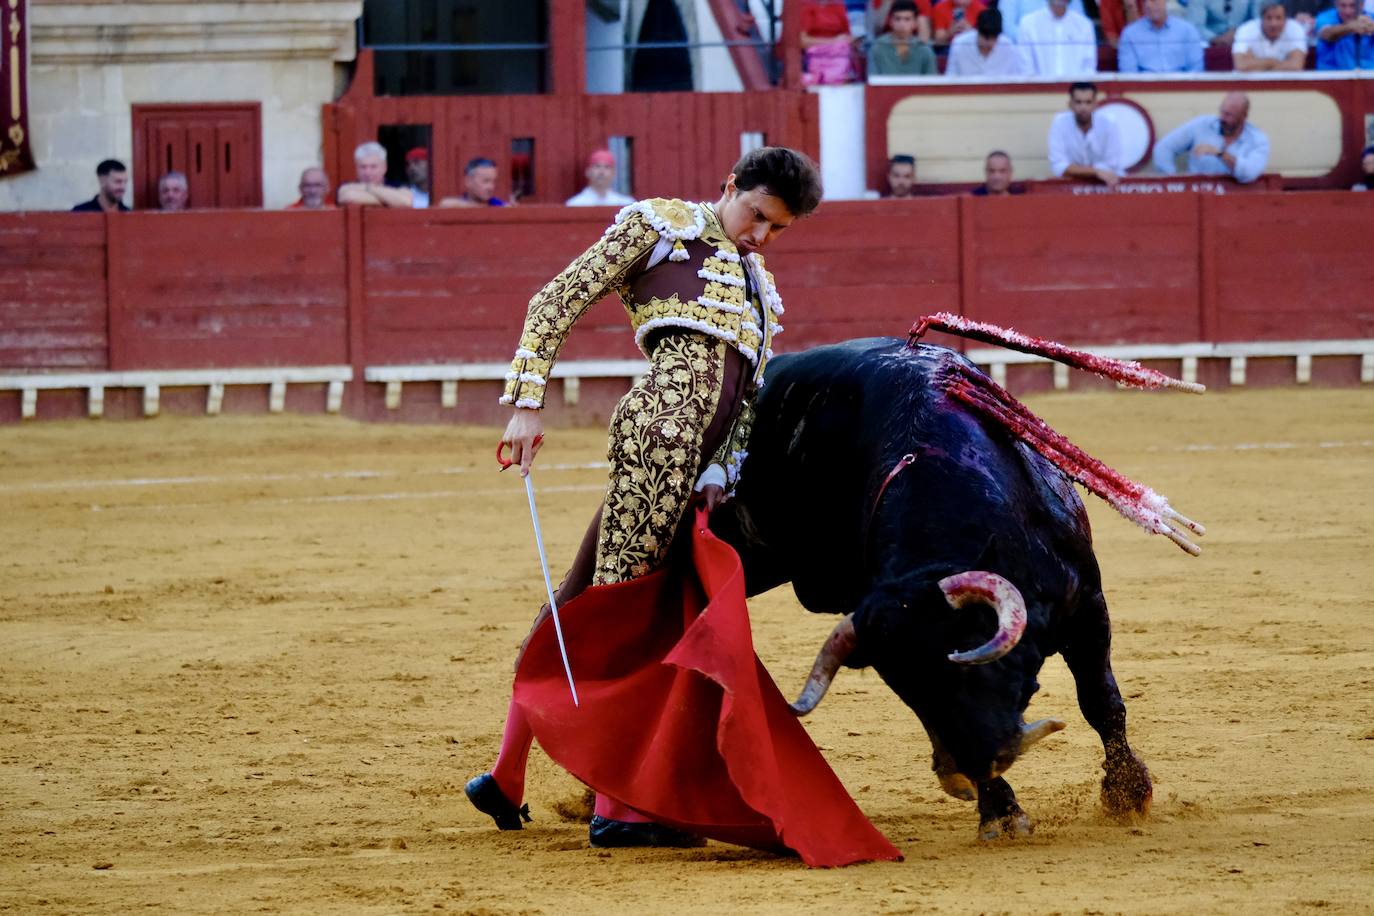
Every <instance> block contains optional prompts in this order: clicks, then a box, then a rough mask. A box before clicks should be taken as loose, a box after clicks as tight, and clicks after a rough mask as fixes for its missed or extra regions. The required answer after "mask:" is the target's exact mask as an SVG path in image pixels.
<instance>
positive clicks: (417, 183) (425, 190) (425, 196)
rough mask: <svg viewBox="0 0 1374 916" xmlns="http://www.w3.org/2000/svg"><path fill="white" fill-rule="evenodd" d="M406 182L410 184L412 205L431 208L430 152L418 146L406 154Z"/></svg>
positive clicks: (418, 207)
mask: <svg viewBox="0 0 1374 916" xmlns="http://www.w3.org/2000/svg"><path fill="white" fill-rule="evenodd" d="M406 181H408V182H410V205H411V206H412V207H414V208H415V209H417V210H419V209H423V208H424V207H428V206H429V150H427V149H425V148H424V147H423V146H417V147H415V148H414V149H412V150H411V151H410V152H408V153H406Z"/></svg>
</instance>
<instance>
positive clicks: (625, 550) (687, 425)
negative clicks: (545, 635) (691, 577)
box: [593, 334, 725, 585]
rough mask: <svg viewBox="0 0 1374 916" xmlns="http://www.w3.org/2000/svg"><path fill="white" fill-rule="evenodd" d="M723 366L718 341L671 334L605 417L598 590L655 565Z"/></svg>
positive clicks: (685, 492)
mask: <svg viewBox="0 0 1374 916" xmlns="http://www.w3.org/2000/svg"><path fill="white" fill-rule="evenodd" d="M724 366H725V343H724V342H723V341H720V340H717V339H714V338H711V337H708V336H706V335H703V334H670V335H668V336H666V337H664V338H663V339H662V340H661V341H660V342H659V343H658V345H657V346H656V347H655V348H654V352H653V354H652V355H651V357H650V363H649V371H648V373H647V374H646V375H645V376H644V379H643V381H641V382H640V383H639V384H638V385H636V386H635V387H633V388H631V389H630V391H629V393H627V394H626V395H625V397H623V398H622V399H621V400H620V404H619V405H618V406H617V407H616V410H615V414H614V415H613V416H612V417H611V426H610V432H611V442H610V447H609V451H608V453H607V457H608V458H609V459H610V462H611V485H610V486H609V487H608V488H607V491H606V508H605V511H603V512H602V514H601V531H600V534H599V536H598V540H597V551H596V573H595V578H594V580H593V581H594V582H595V583H596V584H597V585H606V584H608V583H611V582H620V581H623V580H625V579H631V578H634V577H637V576H642V575H644V574H646V573H648V572H651V571H652V570H653V569H655V568H657V567H658V565H659V564H660V563H661V562H662V560H663V556H664V554H666V553H667V551H668V547H669V545H670V544H671V543H672V540H673V534H674V532H675V531H676V529H677V526H678V522H679V521H680V520H681V518H682V513H683V512H684V511H685V510H686V507H687V505H688V504H689V503H690V501H691V497H692V487H693V485H694V484H695V483H696V471H697V467H698V466H699V464H700V462H701V437H702V435H703V433H704V432H705V431H706V427H707V426H708V425H710V422H711V418H712V417H714V416H715V413H716V409H717V407H718V406H719V402H720V389H721V385H722V384H723V372H724Z"/></svg>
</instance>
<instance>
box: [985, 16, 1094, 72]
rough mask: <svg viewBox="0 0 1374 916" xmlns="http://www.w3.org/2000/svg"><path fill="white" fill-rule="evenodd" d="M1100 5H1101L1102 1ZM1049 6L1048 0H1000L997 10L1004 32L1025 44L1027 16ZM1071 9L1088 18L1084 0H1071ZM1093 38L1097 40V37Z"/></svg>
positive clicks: (1020, 43)
mask: <svg viewBox="0 0 1374 916" xmlns="http://www.w3.org/2000/svg"><path fill="white" fill-rule="evenodd" d="M1098 5H1099V6H1101V3H1100V2H1099V4H1098ZM1047 6H1049V3H1048V2H1047V0H998V3H997V12H999V13H1001V14H1002V34H1003V35H1005V36H1007V37H1008V38H1010V39H1011V40H1012V41H1014V42H1016V43H1017V44H1018V45H1024V44H1025V42H1023V41H1022V40H1021V28H1022V24H1023V23H1024V22H1025V21H1026V17H1028V16H1030V15H1031V14H1032V13H1038V12H1040V10H1043V9H1044V8H1045V7H1047ZM1069 9H1071V10H1073V11H1074V12H1075V13H1077V14H1078V15H1080V16H1082V17H1083V18H1084V19H1087V18H1088V12H1087V10H1085V9H1083V0H1069ZM1093 40H1094V41H1096V37H1094V39H1093ZM1094 69H1096V68H1094Z"/></svg>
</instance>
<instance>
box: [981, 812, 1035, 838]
mask: <svg viewBox="0 0 1374 916" xmlns="http://www.w3.org/2000/svg"><path fill="white" fill-rule="evenodd" d="M1034 832H1035V825H1034V824H1032V823H1031V819H1030V817H1029V816H1028V815H1027V814H1026V812H1024V811H1022V810H1021V809H1020V808H1017V809H1016V810H1015V811H1013V812H1012V813H1010V814H1008V815H1006V816H1005V817H992V818H988V819H987V820H985V821H983V822H982V823H981V824H979V825H978V839H980V840H984V841H988V840H1002V839H1015V838H1016V837H1023V836H1030V835H1031V834H1032V833H1034Z"/></svg>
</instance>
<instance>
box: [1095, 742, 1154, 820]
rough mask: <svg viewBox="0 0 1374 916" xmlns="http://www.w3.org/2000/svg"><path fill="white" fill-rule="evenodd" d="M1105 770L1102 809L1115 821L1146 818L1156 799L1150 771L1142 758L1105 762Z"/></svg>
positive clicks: (1131, 756) (1134, 757) (1131, 755)
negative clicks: (1128, 818) (1116, 819)
mask: <svg viewBox="0 0 1374 916" xmlns="http://www.w3.org/2000/svg"><path fill="white" fill-rule="evenodd" d="M1102 768H1103V769H1105V770H1106V771H1107V775H1106V776H1103V777H1102V808H1103V810H1105V811H1106V812H1107V813H1108V814H1110V815H1112V816H1113V817H1132V816H1136V815H1145V814H1148V813H1149V811H1150V801H1151V799H1153V798H1154V784H1153V783H1152V782H1151V781H1150V770H1149V768H1148V767H1146V766H1145V764H1144V763H1142V762H1141V760H1140V758H1139V757H1137V756H1135V755H1134V754H1130V755H1128V756H1127V757H1125V758H1124V759H1121V760H1116V761H1105V762H1103V764H1102Z"/></svg>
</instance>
